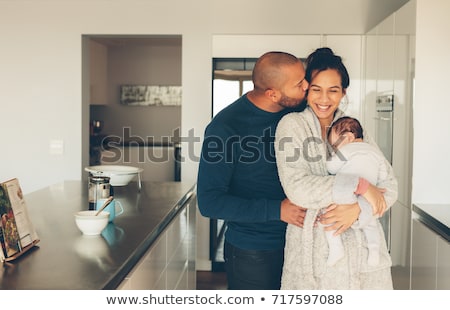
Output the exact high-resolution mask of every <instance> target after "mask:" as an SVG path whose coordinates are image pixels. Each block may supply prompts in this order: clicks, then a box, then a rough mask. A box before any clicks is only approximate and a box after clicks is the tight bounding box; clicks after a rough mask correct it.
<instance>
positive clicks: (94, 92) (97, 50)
mask: <svg viewBox="0 0 450 310" xmlns="http://www.w3.org/2000/svg"><path fill="white" fill-rule="evenodd" d="M89 44H90V46H89V47H90V49H89V53H90V61H89V78H90V83H89V93H90V104H91V105H105V104H106V103H107V102H108V100H107V77H108V49H107V47H106V46H105V45H103V44H100V43H97V42H95V41H93V40H90V43H89Z"/></svg>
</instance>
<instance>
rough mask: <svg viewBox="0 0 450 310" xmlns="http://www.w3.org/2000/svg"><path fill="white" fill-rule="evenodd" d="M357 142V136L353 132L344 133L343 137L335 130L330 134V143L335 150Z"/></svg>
mask: <svg viewBox="0 0 450 310" xmlns="http://www.w3.org/2000/svg"><path fill="white" fill-rule="evenodd" d="M353 140H355V135H354V134H353V133H351V132H344V133H343V134H341V135H338V134H337V133H336V131H335V130H334V129H333V130H332V131H331V133H330V137H329V141H328V142H329V143H330V144H331V146H332V147H333V148H334V149H339V148H340V147H342V146H344V145H346V144H348V143H350V142H352V141H353Z"/></svg>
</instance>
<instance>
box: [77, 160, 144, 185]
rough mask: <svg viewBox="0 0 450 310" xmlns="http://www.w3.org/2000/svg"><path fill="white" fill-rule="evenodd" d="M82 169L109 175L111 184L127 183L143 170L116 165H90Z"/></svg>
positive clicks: (98, 174)
mask: <svg viewBox="0 0 450 310" xmlns="http://www.w3.org/2000/svg"><path fill="white" fill-rule="evenodd" d="M84 170H86V171H88V172H90V173H92V174H93V175H95V176H106V177H110V178H111V179H110V180H109V183H110V184H111V185H112V186H124V185H128V183H130V181H131V180H132V179H133V178H134V177H135V176H137V175H139V173H140V172H142V171H144V169H142V168H137V167H130V166H117V165H99V166H90V167H86V168H85V169H84Z"/></svg>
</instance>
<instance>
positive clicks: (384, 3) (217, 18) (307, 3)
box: [90, 0, 409, 47]
mask: <svg viewBox="0 0 450 310" xmlns="http://www.w3.org/2000/svg"><path fill="white" fill-rule="evenodd" d="M240 1H241V0H227V1H219V0H214V6H213V8H214V10H213V11H212V12H211V13H210V15H211V17H212V20H214V25H212V27H213V29H214V30H216V28H217V32H219V33H220V32H222V31H225V30H227V32H230V33H232V32H233V31H236V30H234V29H233V28H232V25H230V23H229V21H226V19H224V18H223V15H226V16H229V14H227V12H228V13H229V12H230V7H231V8H233V7H237V8H239V5H238V4H239V2H240ZM253 1H258V3H260V2H259V1H261V0H253ZM408 1H409V0H314V1H311V0H282V1H275V2H272V1H270V2H267V3H265V5H264V6H260V7H261V9H260V12H258V15H259V16H260V17H261V20H262V21H263V22H264V21H266V20H267V18H270V20H273V18H272V16H271V15H272V13H273V10H272V7H271V6H274V7H273V9H275V8H276V9H277V10H279V8H280V7H282V6H281V5H282V4H284V6H283V7H282V9H283V10H281V11H279V12H278V13H277V14H278V15H280V16H281V17H282V20H283V25H285V28H286V29H293V28H294V27H295V29H297V30H296V31H298V32H299V33H298V34H364V33H366V32H368V31H369V30H371V29H372V28H373V27H375V26H376V25H377V24H379V23H380V22H381V21H382V20H384V19H385V18H386V17H388V16H389V15H391V14H392V13H393V12H395V11H396V10H398V9H399V8H400V7H402V6H403V5H404V4H405V3H407V2H408ZM235 2H236V3H235ZM288 4H289V5H288ZM236 5H237V6H236ZM222 7H223V9H221V8H222ZM286 7H289V9H286ZM231 10H232V12H233V17H232V18H233V19H234V18H245V16H247V15H248V11H247V10H241V11H240V10H238V9H236V10H233V9H231ZM255 11H258V8H255ZM220 12H224V13H220ZM297 12H299V13H298V18H297V15H296V14H297ZM301 12H307V13H306V14H301ZM205 13H206V14H208V12H207V11H206V12H205ZM267 14H269V15H270V16H269V17H266V15H267ZM292 15H293V16H295V18H294V19H293V18H290V17H291V16H292ZM284 17H285V18H284ZM221 22H222V24H221ZM291 23H292V24H291ZM248 27H249V31H250V32H251V29H252V27H258V25H251V24H250V25H249V26H248ZM222 28H223V29H224V30H221V29H222ZM90 38H91V39H92V40H94V41H96V42H98V43H101V44H104V45H107V46H111V47H114V46H116V47H119V46H124V45H127V46H130V45H181V35H138V36H136V35H125V36H124V35H107V36H105V35H99V36H90Z"/></svg>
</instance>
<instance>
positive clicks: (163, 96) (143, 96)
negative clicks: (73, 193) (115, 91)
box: [120, 85, 181, 106]
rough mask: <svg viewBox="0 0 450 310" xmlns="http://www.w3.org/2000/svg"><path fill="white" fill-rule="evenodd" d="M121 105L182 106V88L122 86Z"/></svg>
mask: <svg viewBox="0 0 450 310" xmlns="http://www.w3.org/2000/svg"><path fill="white" fill-rule="evenodd" d="M120 103H121V104H123V105H127V106H181V86H161V85H121V87H120Z"/></svg>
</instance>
